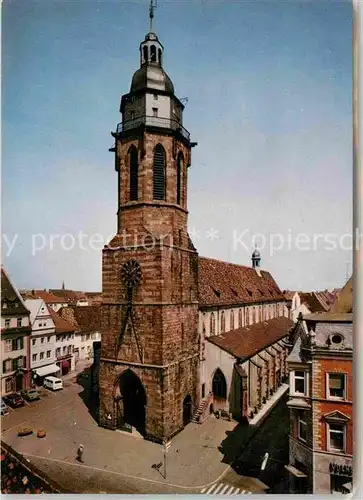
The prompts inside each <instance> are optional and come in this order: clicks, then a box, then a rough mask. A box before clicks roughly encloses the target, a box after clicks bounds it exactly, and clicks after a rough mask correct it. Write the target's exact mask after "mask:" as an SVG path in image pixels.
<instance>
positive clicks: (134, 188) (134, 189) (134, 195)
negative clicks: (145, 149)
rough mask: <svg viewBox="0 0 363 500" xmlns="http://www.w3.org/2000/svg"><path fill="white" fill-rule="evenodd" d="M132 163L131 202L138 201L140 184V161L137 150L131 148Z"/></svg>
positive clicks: (130, 159)
mask: <svg viewBox="0 0 363 500" xmlns="http://www.w3.org/2000/svg"><path fill="white" fill-rule="evenodd" d="M129 163H130V201H135V200H137V199H138V182H139V161H138V155H137V149H136V148H135V146H131V148H130V149H129Z"/></svg>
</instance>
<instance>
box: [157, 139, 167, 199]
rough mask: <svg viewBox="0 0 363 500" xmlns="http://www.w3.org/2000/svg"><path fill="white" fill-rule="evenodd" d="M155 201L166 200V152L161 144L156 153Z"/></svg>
mask: <svg viewBox="0 0 363 500" xmlns="http://www.w3.org/2000/svg"><path fill="white" fill-rule="evenodd" d="M154 200H165V151H164V148H163V146H161V145H160V144H158V145H157V146H156V148H155V152H154Z"/></svg>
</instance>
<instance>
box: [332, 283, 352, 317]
mask: <svg viewBox="0 0 363 500" xmlns="http://www.w3.org/2000/svg"><path fill="white" fill-rule="evenodd" d="M330 312H332V313H352V312H353V276H351V277H350V279H349V280H348V281H347V283H346V284H345V285H344V287H343V289H342V290H341V292H340V293H339V294H338V295H337V297H336V299H335V302H334V303H333V305H332V306H331V308H330Z"/></svg>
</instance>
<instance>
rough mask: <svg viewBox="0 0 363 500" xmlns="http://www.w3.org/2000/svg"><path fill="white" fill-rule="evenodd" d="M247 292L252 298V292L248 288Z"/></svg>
mask: <svg viewBox="0 0 363 500" xmlns="http://www.w3.org/2000/svg"><path fill="white" fill-rule="evenodd" d="M246 290H247V293H248V295H249V296H250V297H252V292H251V290H249V289H248V288H246Z"/></svg>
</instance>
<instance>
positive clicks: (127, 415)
mask: <svg viewBox="0 0 363 500" xmlns="http://www.w3.org/2000/svg"><path fill="white" fill-rule="evenodd" d="M116 392H117V393H119V396H118V397H115V403H116V409H117V426H118V427H125V424H127V425H128V426H131V427H135V428H136V429H137V431H138V432H140V434H142V435H144V434H145V423H146V392H145V389H144V386H143V385H142V383H141V380H140V379H139V377H138V376H137V375H135V373H134V372H133V371H131V370H126V371H125V372H123V373H122V375H121V376H120V378H119V379H118V384H117V387H116Z"/></svg>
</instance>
